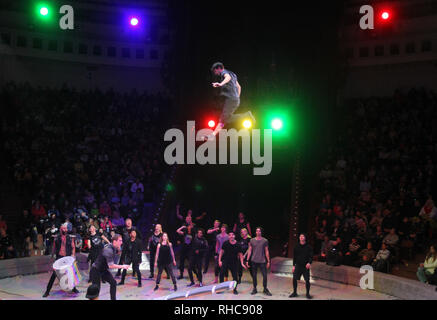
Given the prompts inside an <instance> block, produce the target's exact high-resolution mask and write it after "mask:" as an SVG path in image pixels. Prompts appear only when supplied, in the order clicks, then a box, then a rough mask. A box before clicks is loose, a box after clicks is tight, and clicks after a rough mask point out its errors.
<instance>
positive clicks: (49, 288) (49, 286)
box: [46, 271, 56, 293]
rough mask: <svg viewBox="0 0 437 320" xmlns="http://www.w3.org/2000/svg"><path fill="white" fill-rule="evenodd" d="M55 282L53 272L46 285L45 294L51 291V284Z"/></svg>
mask: <svg viewBox="0 0 437 320" xmlns="http://www.w3.org/2000/svg"><path fill="white" fill-rule="evenodd" d="M55 280H56V271H53V273H52V276H51V277H50V280H49V283H48V284H47V289H46V293H50V290H52V287H53V283H55Z"/></svg>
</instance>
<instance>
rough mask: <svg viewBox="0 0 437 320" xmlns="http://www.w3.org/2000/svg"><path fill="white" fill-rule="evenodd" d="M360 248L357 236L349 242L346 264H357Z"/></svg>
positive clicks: (345, 257)
mask: <svg viewBox="0 0 437 320" xmlns="http://www.w3.org/2000/svg"><path fill="white" fill-rule="evenodd" d="M359 250H360V244H359V243H358V241H357V239H356V238H352V241H351V242H350V244H349V248H348V250H347V251H346V253H345V255H344V264H345V265H348V266H354V265H356V262H357V259H358V251H359Z"/></svg>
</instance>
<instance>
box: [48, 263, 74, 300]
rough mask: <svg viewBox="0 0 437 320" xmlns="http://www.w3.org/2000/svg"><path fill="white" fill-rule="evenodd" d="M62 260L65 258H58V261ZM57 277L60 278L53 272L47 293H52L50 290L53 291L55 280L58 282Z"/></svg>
mask: <svg viewBox="0 0 437 320" xmlns="http://www.w3.org/2000/svg"><path fill="white" fill-rule="evenodd" d="M61 258H63V257H61V256H56V260H58V259H61ZM57 277H58V276H57V274H56V271H53V273H52V276H51V277H50V280H49V283H48V284H47V289H46V292H49V293H50V290H52V287H53V284H54V283H55V280H56V278H57ZM74 289H76V287H74Z"/></svg>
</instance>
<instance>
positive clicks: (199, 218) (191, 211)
mask: <svg viewBox="0 0 437 320" xmlns="http://www.w3.org/2000/svg"><path fill="white" fill-rule="evenodd" d="M180 208H181V206H180V204H177V205H176V217H177V218H178V219H179V220H181V221H184V220H185V218H184V217H183V216H182V215H181V213H180ZM188 216H190V217H191V220H195V221H200V220H202V219H203V218H205V217H206V212H202V214H201V215H200V216H198V217H193V210H191V209H188V211H187V217H188Z"/></svg>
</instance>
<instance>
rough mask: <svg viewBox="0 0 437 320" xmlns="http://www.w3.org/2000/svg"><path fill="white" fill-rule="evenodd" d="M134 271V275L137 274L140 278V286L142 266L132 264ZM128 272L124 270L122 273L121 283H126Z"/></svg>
mask: <svg viewBox="0 0 437 320" xmlns="http://www.w3.org/2000/svg"><path fill="white" fill-rule="evenodd" d="M132 271H133V274H136V275H137V277H138V284H141V271H140V264H139V263H132ZM126 273H127V270H126V269H123V271H122V273H121V282H124V279H125V278H126Z"/></svg>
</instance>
